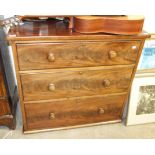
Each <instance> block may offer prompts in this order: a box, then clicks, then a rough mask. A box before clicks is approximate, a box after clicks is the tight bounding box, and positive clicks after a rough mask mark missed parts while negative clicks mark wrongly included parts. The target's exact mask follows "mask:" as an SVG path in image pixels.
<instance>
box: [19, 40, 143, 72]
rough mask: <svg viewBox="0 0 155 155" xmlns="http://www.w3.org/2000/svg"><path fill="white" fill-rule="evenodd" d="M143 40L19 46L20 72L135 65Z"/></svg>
mask: <svg viewBox="0 0 155 155" xmlns="http://www.w3.org/2000/svg"><path fill="white" fill-rule="evenodd" d="M139 46H140V41H122V42H70V43H34V44H17V52H18V60H19V69H20V70H33V69H52V68H66V67H90V66H102V65H122V64H134V63H135V61H136V57H137V53H138V50H139Z"/></svg>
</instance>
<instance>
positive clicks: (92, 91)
mask: <svg viewBox="0 0 155 155" xmlns="http://www.w3.org/2000/svg"><path fill="white" fill-rule="evenodd" d="M132 71H133V65H129V66H115V67H90V68H89V67H88V68H77V69H53V70H51V71H44V72H43V71H42V73H40V71H38V72H27V74H21V81H22V88H23V97H24V100H25V101H33V100H47V99H58V98H69V97H80V96H92V95H103V94H109V93H111V94H112V93H121V92H126V91H127V89H128V86H129V83H130V78H131V75H132Z"/></svg>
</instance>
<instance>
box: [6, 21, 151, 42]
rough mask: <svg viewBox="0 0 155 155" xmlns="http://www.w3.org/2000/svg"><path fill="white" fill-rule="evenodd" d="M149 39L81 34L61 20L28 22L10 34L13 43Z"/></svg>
mask: <svg viewBox="0 0 155 155" xmlns="http://www.w3.org/2000/svg"><path fill="white" fill-rule="evenodd" d="M145 37H149V34H148V33H145V32H142V33H139V34H137V35H110V34H105V33H99V34H93V35H91V34H81V33H78V32H75V31H73V30H72V29H69V28H68V24H67V23H64V22H63V21H59V20H49V21H43V22H34V21H32V22H31V21H26V22H24V24H23V25H20V26H17V27H15V28H12V29H11V30H10V31H9V33H8V40H10V41H11V40H13V41H26V40H27V41H38V40H41V41H48V40H53V41H57V42H60V40H61V39H63V41H64V40H72V41H73V40H75V41H76V40H93V41H94V40H100V41H101V40H102V39H104V41H106V40H109V39H110V40H111V41H112V40H116V39H117V40H122V39H126V40H135V39H136V40H137V39H142V38H143V39H145Z"/></svg>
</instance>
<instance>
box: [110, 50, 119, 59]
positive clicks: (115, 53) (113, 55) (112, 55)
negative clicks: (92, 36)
mask: <svg viewBox="0 0 155 155" xmlns="http://www.w3.org/2000/svg"><path fill="white" fill-rule="evenodd" d="M109 57H110V58H111V59H113V58H115V57H117V52H116V51H110V52H109Z"/></svg>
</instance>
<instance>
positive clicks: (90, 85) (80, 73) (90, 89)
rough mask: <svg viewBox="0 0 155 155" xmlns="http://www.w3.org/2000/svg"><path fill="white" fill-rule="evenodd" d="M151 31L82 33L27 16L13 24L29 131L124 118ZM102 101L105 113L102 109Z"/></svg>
mask: <svg viewBox="0 0 155 155" xmlns="http://www.w3.org/2000/svg"><path fill="white" fill-rule="evenodd" d="M147 37H149V35H148V34H146V33H141V34H138V35H131V36H125V35H106V34H103V33H100V34H94V35H86V34H84V35H82V34H80V33H77V32H73V31H71V29H67V25H66V24H65V23H63V22H58V21H46V22H25V23H24V25H22V26H18V27H16V28H14V29H12V30H11V31H10V32H9V34H8V37H7V38H8V39H9V41H10V44H11V45H12V48H13V55H14V61H15V66H16V75H17V82H18V90H19V95H20V103H21V109H22V116H23V123H24V131H25V132H31V131H32V132H34V131H35V130H39V131H40V130H44V131H45V130H48V129H49V128H51V129H53V128H57V127H58V128H68V127H71V126H74V125H79V126H80V125H82V126H83V125H84V124H93V123H99V122H107V121H118V120H120V119H121V115H122V112H123V108H124V104H125V102H126V98H127V95H128V93H129V91H130V87H131V83H132V80H133V78H134V74H135V71H136V67H137V64H138V61H139V57H140V55H141V51H142V48H143V44H144V41H145V38H147ZM49 60H50V62H49ZM76 104H78V105H79V107H77V108H75V107H76ZM100 107H101V109H100V110H101V111H102V112H104V111H105V113H104V114H103V115H98V113H97V111H98V109H99V108H100ZM102 107H104V108H105V109H107V110H104V108H102ZM115 109H117V110H115ZM62 116H63V118H62ZM49 117H50V118H55V119H52V120H50V119H49ZM60 118H61V119H60ZM66 120H68V121H66Z"/></svg>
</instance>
